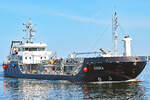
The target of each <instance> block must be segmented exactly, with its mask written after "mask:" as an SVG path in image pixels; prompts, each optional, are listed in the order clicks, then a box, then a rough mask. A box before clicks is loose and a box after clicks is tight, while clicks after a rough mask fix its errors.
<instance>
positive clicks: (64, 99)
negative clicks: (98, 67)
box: [0, 64, 150, 100]
mask: <svg viewBox="0 0 150 100" xmlns="http://www.w3.org/2000/svg"><path fill="white" fill-rule="evenodd" d="M0 70H1V71H0V100H93V99H94V100H148V99H150V64H147V66H146V68H145V69H144V70H143V72H142V73H141V74H140V75H139V76H138V77H137V80H141V82H139V83H134V82H118V83H70V82H67V81H48V80H35V79H14V78H4V77H3V72H2V69H0Z"/></svg>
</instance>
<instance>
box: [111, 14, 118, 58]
mask: <svg viewBox="0 0 150 100" xmlns="http://www.w3.org/2000/svg"><path fill="white" fill-rule="evenodd" d="M117 19H118V18H117V13H116V12H115V14H114V15H113V18H112V34H113V43H114V46H113V56H117V55H118V33H117V28H118V25H119V24H118V21H117Z"/></svg>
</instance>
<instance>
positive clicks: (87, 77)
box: [3, 13, 147, 82]
mask: <svg viewBox="0 0 150 100" xmlns="http://www.w3.org/2000/svg"><path fill="white" fill-rule="evenodd" d="M23 25H24V26H25V29H24V31H25V32H26V33H27V34H28V37H26V38H23V39H24V40H21V41H12V42H11V47H10V54H9V56H8V57H7V61H4V62H3V69H4V76H5V77H12V78H28V79H42V80H67V81H70V82H99V81H126V80H131V79H135V78H136V77H137V76H138V75H139V74H140V73H141V72H142V70H143V69H144V67H145V65H146V63H147V57H146V56H132V55H131V40H132V39H131V38H130V37H129V36H124V38H123V39H122V40H123V43H124V51H123V54H122V55H118V46H117V42H118V34H117V29H118V26H119V25H118V20H117V14H116V13H115V14H114V15H113V25H112V26H113V27H112V28H113V31H112V33H113V43H114V46H113V49H112V51H113V52H112V53H111V52H108V53H106V52H105V51H104V50H103V49H100V50H98V51H96V52H73V53H72V54H70V56H68V57H66V58H59V57H57V55H56V52H52V51H48V50H47V44H46V43H43V42H37V43H36V42H33V38H34V32H35V31H34V28H33V24H32V23H31V20H29V21H28V23H27V24H23ZM82 55H90V56H87V57H86V56H82Z"/></svg>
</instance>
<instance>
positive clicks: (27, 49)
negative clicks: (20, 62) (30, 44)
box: [22, 48, 45, 51]
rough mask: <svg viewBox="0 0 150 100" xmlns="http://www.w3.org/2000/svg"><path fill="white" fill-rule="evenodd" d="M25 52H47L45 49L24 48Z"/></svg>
mask: <svg viewBox="0 0 150 100" xmlns="http://www.w3.org/2000/svg"><path fill="white" fill-rule="evenodd" d="M22 50H23V51H45V48H22Z"/></svg>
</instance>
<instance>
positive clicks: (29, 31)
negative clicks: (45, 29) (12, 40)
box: [22, 18, 35, 43]
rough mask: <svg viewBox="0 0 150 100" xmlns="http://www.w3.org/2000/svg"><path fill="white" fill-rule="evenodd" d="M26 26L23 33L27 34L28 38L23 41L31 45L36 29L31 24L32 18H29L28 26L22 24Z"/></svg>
mask: <svg viewBox="0 0 150 100" xmlns="http://www.w3.org/2000/svg"><path fill="white" fill-rule="evenodd" d="M22 25H24V26H25V29H23V32H27V35H28V36H27V38H23V39H27V42H29V43H31V42H32V39H33V38H34V35H35V34H34V32H35V30H34V28H33V24H32V22H31V18H29V20H28V23H27V24H24V23H23V24H22Z"/></svg>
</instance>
